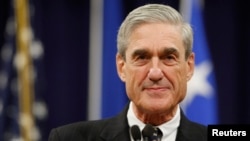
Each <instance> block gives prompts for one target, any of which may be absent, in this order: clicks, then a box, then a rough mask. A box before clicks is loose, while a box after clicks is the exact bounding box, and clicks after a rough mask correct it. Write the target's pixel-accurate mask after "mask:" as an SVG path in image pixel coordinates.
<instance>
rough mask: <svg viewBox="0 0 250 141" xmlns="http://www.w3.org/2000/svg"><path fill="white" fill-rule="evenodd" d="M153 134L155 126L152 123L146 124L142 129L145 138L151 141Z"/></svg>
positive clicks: (146, 140) (145, 140)
mask: <svg viewBox="0 0 250 141" xmlns="http://www.w3.org/2000/svg"><path fill="white" fill-rule="evenodd" d="M153 134H154V127H153V126H152V125H150V124H146V126H145V127H144V128H143V130H142V136H143V140H144V141H150V140H151V137H152V136H153Z"/></svg>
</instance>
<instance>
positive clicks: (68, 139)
mask: <svg viewBox="0 0 250 141" xmlns="http://www.w3.org/2000/svg"><path fill="white" fill-rule="evenodd" d="M110 120H111V119H105V120H95V121H82V122H76V123H71V124H67V125H63V126H60V127H57V128H54V129H52V130H51V132H50V135H49V141H77V140H86V139H87V140H98V139H97V138H98V136H94V135H93V133H95V135H98V134H99V133H100V132H101V130H102V128H103V127H104V126H105V125H106V124H108V122H109V121H110Z"/></svg>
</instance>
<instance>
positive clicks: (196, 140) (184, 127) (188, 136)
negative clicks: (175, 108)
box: [176, 110, 204, 141]
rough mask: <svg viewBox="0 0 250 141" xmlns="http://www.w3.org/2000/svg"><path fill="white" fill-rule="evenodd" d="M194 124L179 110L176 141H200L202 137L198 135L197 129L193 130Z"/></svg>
mask: <svg viewBox="0 0 250 141" xmlns="http://www.w3.org/2000/svg"><path fill="white" fill-rule="evenodd" d="M194 126H196V125H195V123H193V122H191V121H190V120H189V119H188V118H187V117H186V116H185V115H184V113H183V111H182V110H181V121H180V126H179V128H178V132H177V136H176V141H200V140H203V138H204V136H203V135H202V134H200V130H199V129H198V128H194Z"/></svg>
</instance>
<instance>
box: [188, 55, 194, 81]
mask: <svg viewBox="0 0 250 141" xmlns="http://www.w3.org/2000/svg"><path fill="white" fill-rule="evenodd" d="M194 68H195V54H194V53H192V54H191V55H190V56H189V57H188V60H187V80H188V81H189V80H190V79H191V78H192V76H193V74H194Z"/></svg>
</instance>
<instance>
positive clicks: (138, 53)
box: [132, 49, 149, 58]
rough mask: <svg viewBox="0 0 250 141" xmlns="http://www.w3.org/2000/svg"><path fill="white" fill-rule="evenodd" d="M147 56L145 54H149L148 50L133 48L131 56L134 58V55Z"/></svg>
mask: <svg viewBox="0 0 250 141" xmlns="http://www.w3.org/2000/svg"><path fill="white" fill-rule="evenodd" d="M141 55H142V56H145V55H146V56H147V55H149V51H148V50H147V49H137V50H135V51H134V52H133V54H132V58H135V57H137V56H141Z"/></svg>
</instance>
